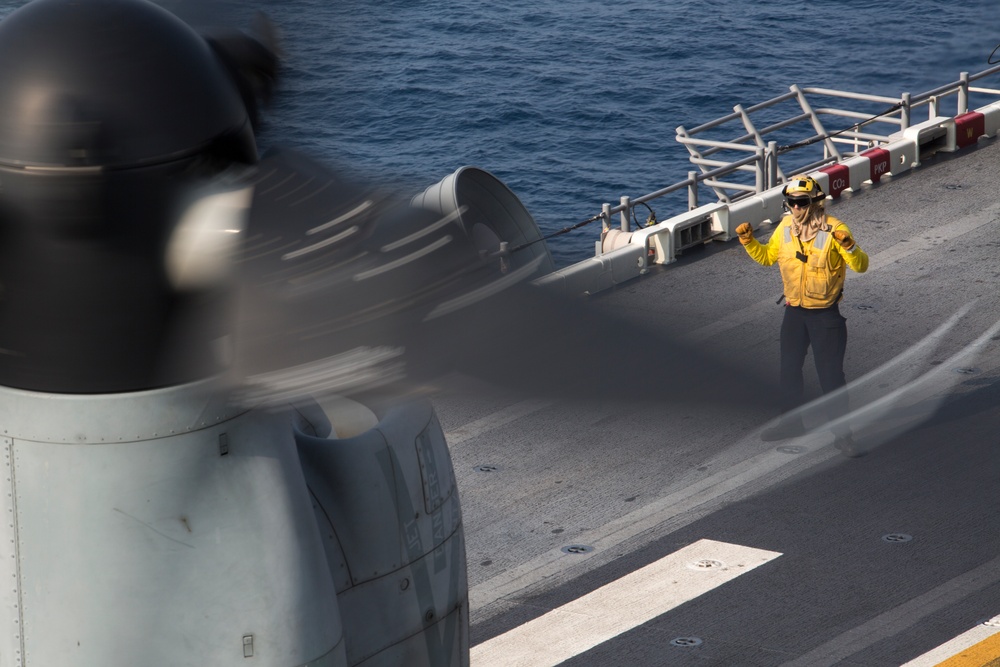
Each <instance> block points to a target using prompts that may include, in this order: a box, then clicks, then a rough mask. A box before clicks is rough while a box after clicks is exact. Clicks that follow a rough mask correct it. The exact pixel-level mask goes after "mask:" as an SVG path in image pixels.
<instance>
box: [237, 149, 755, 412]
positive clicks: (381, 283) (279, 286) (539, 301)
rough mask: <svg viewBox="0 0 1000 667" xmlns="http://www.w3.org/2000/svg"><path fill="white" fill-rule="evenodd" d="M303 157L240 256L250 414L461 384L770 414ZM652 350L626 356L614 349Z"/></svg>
mask: <svg viewBox="0 0 1000 667" xmlns="http://www.w3.org/2000/svg"><path fill="white" fill-rule="evenodd" d="M461 212H462V208H461V207H460V208H459V209H458V210H457V211H455V212H452V213H432V212H430V211H427V210H425V209H422V208H419V207H414V206H411V205H409V204H408V203H407V201H406V200H405V199H403V198H401V197H399V196H398V195H394V194H393V193H391V192H389V191H386V190H381V189H377V188H372V187H370V186H365V185H363V184H358V183H352V182H350V181H349V180H347V179H345V178H343V177H342V176H340V175H339V174H337V173H336V172H334V171H332V170H330V169H328V168H327V167H325V166H323V165H321V164H319V163H317V162H315V161H313V160H311V159H309V158H307V157H305V156H303V155H301V154H298V153H295V152H293V151H287V150H282V151H277V152H273V153H271V154H269V155H267V156H265V157H264V159H263V160H262V162H261V164H260V177H259V179H258V180H257V181H256V183H255V194H254V201H253V206H252V209H251V213H250V220H249V224H248V228H247V230H246V239H245V243H244V248H243V250H242V253H241V256H240V258H239V264H240V274H241V288H240V289H241V297H240V306H239V310H240V315H239V321H238V331H237V357H236V368H237V371H238V373H239V375H240V376H241V377H242V378H243V383H244V390H245V396H244V398H245V400H248V401H253V402H261V401H262V402H265V403H266V402H278V401H285V400H288V399H289V398H293V397H295V396H297V395H301V394H306V393H313V394H315V393H323V392H330V393H346V394H350V393H355V392H359V391H365V390H368V389H372V388H376V387H384V386H387V385H389V386H391V387H392V388H394V389H404V388H413V387H414V386H415V385H419V384H422V383H427V382H431V381H433V380H435V379H437V378H440V377H441V376H443V375H445V374H447V373H449V372H452V371H459V372H463V373H466V374H469V375H473V376H476V377H479V378H481V379H483V380H486V381H489V382H494V383H496V384H499V385H501V386H504V387H507V388H510V389H512V390H514V391H517V392H521V393H524V394H529V395H538V394H551V395H557V396H564V397H578V398H596V397H616V398H643V399H649V398H651V397H655V398H656V399H657V400H670V401H723V400H737V399H739V400H741V401H742V402H743V404H744V405H745V404H746V402H747V401H748V400H749V401H750V402H751V403H752V402H754V401H755V400H758V401H760V402H761V403H764V402H765V399H766V397H767V396H768V395H770V394H771V391H772V389H773V388H772V387H771V386H769V385H768V383H767V382H766V381H763V380H758V379H756V378H753V377H751V376H750V375H748V374H747V373H745V372H741V371H738V370H737V369H734V368H731V367H729V366H727V365H725V364H723V363H720V362H718V361H715V360H712V359H710V358H708V357H707V355H704V354H702V353H700V352H699V351H697V350H695V349H693V348H692V347H690V346H689V345H686V344H683V343H681V342H680V341H679V337H678V340H674V339H673V338H672V337H668V336H664V335H663V334H661V333H657V332H653V331H648V330H645V329H644V328H643V327H641V326H638V325H636V324H634V323H631V322H627V321H625V320H622V319H619V318H614V317H611V316H609V315H607V314H606V313H603V312H602V311H601V309H599V308H597V307H595V305H594V304H591V303H588V302H586V301H584V300H582V299H571V298H566V297H562V296H558V295H556V294H554V293H552V292H550V291H549V290H548V289H546V288H542V287H539V286H536V285H533V284H531V283H530V279H531V278H532V277H534V274H535V269H536V268H537V267H536V265H537V263H538V261H539V260H535V261H531V262H528V263H527V264H526V265H524V266H521V267H516V268H511V269H509V270H507V271H506V272H505V271H502V270H501V268H500V261H499V259H498V258H497V257H491V256H490V255H489V254H487V253H484V252H483V251H482V250H481V249H477V247H476V244H475V243H474V240H473V239H472V238H471V236H472V235H471V234H469V232H468V231H467V230H466V229H465V228H464V227H463V224H462V221H461ZM622 339H626V340H643V341H644V342H645V344H644V345H643V346H642V347H641V349H627V350H620V351H619V350H616V351H615V352H614V353H613V354H608V353H607V351H608V348H609V343H610V342H611V341H614V340H622Z"/></svg>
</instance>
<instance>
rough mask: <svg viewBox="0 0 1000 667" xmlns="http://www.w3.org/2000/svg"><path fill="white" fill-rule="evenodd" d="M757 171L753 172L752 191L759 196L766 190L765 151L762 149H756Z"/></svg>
mask: <svg viewBox="0 0 1000 667" xmlns="http://www.w3.org/2000/svg"><path fill="white" fill-rule="evenodd" d="M756 167H757V169H755V170H754V177H755V183H754V189H755V190H756V193H757V194H760V193H761V192H763V191H764V190H766V189H767V184H766V178H765V176H764V174H765V173H766V171H767V151H766V150H765V149H764V148H760V147H758V148H757V164H756Z"/></svg>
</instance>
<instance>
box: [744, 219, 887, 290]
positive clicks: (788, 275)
mask: <svg viewBox="0 0 1000 667" xmlns="http://www.w3.org/2000/svg"><path fill="white" fill-rule="evenodd" d="M826 221H827V223H828V224H829V225H830V230H829V231H820V232H818V233H817V234H816V238H814V239H813V240H811V241H801V240H800V239H799V238H798V237H796V236H794V235H793V234H792V216H790V215H786V216H785V217H783V218H782V219H781V222H780V223H779V224H778V227H777V229H775V230H774V233H773V234H771V238H770V240H769V241H768V242H767V245H763V244H761V243H760V242H759V241H758V240H757V239H755V238H751V239H750V243H748V244H747V245H745V246H743V247H744V248H746V250H747V253H748V254H749V255H750V257H752V258H753V260H754V261H755V262H757V263H758V264H762V265H763V266H771V265H772V264H774V263H775V262H777V263H778V268H779V269H780V270H781V280H782V282H784V284H785V301H786V302H787V303H788V305H790V306H802V307H803V308H828V307H830V306H832V305H833V304H835V303H837V301H839V300H840V297H841V294H842V293H843V289H844V277H845V275H846V273H847V270H846V268H845V267H848V266H849V267H851V270H852V271H856V272H857V273H864V272H865V271H867V270H868V255H867V254H866V253H865V251H864V250H862V249H861V248H860V247H859V246H858V244H857V242H856V241H855V243H854V247H853V248H851V249H850V250H849V251H848V250H844V248H843V246H841V245H840V244H839V243H837V240H836V239H834V238H833V232H835V231H838V230H843V231H845V232H847V233H848V234H850V233H851V230H850V229H848V227H847V225H845V224H844V223H843V222H841V221H840V220H838V219H837V218H835V217H833V216H832V215H828V216H826ZM851 236H852V237H853V234H851ZM796 252H800V253H802V254H803V255H805V257H806V261H805V262H803V261H801V260H800V259H799V258H798V257H797V256H796Z"/></svg>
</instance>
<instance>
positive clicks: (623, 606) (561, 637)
mask: <svg viewBox="0 0 1000 667" xmlns="http://www.w3.org/2000/svg"><path fill="white" fill-rule="evenodd" d="M780 555H781V554H780V553H777V552H775V551H765V550H764V549H754V548H752V547H744V546H740V545H738V544H727V543H725V542H716V541H714V540H699V541H697V542H695V543H694V544H692V545H690V546H687V547H684V548H683V549H680V550H679V551H676V552H674V553H672V554H670V555H669V556H665V557H663V558H661V559H660V560H658V561H656V562H655V563H651V564H649V565H647V566H645V567H643V568H641V569H638V570H636V571H634V572H632V573H630V574H627V575H625V576H624V577H622V578H621V579H617V580H616V581H613V582H611V583H610V584H607V585H605V586H602V587H601V588H598V589H597V590H595V591H593V592H591V593H588V594H587V595H584V596H583V597H581V598H578V599H576V600H573V601H572V602H569V603H567V604H565V605H563V606H562V607H559V608H558V609H554V610H552V611H550V612H548V613H547V614H545V615H543V616H540V617H539V618H536V619H534V620H532V621H529V622H528V623H525V624H524V625H522V626H520V627H517V628H514V629H513V630H511V631H509V632H506V633H504V634H502V635H500V636H498V637H494V638H493V639H490V640H488V641H486V642H483V643H482V644H479V645H477V646H474V647H473V648H472V650H471V657H472V667H551V666H553V665H558V664H559V663H561V662H564V661H566V660H568V659H570V658H572V657H573V656H575V655H579V654H580V653H583V652H584V651H587V650H589V649H591V648H593V647H595V646H597V645H599V644H602V643H604V642H606V641H608V640H609V639H613V638H614V637H617V636H618V635H620V634H622V633H624V632H627V631H628V630H631V629H632V628H635V627H638V626H640V625H642V624H643V623H646V622H647V621H651V620H652V619H654V618H656V617H657V616H660V615H661V614H664V613H666V612H668V611H670V610H671V609H673V608H675V607H679V606H680V605H682V604H684V603H685V602H687V601H689V600H693V599H694V598H696V597H698V596H700V595H704V594H705V593H707V592H709V591H711V590H712V589H714V588H717V587H719V586H721V585H722V584H724V583H726V582H728V581H732V580H733V579H735V578H736V577H738V576H740V575H741V574H745V573H747V572H749V571H750V570H752V569H754V568H755V567H757V566H759V565H763V564H764V563H767V562H770V561H772V560H774V559H775V558H777V557H778V556H780ZM712 561H714V562H716V563H719V564H721V565H714V564H712V563H711V562H712ZM699 562H701V563H709V564H712V566H710V567H704V566H699V565H698V563H699Z"/></svg>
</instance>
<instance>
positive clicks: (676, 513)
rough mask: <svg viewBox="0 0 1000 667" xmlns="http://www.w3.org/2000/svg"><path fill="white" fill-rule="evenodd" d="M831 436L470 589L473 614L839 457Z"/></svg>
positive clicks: (646, 508)
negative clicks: (734, 494)
mask: <svg viewBox="0 0 1000 667" xmlns="http://www.w3.org/2000/svg"><path fill="white" fill-rule="evenodd" d="M832 437H833V436H832V435H830V434H829V433H827V432H825V431H815V432H811V433H807V434H806V435H803V436H800V437H798V438H796V439H794V440H789V441H787V442H785V443H782V444H785V445H803V446H804V447H805V450H804V452H803V453H802V454H786V453H782V452H779V451H776V450H775V448H773V447H769V446H768V447H767V449H765V450H764V451H763V452H761V453H759V454H757V455H755V456H752V457H750V458H749V459H747V460H745V461H742V462H740V463H737V464H736V465H731V466H729V467H727V468H724V469H722V470H720V471H719V472H717V473H715V474H713V475H709V476H708V477H706V478H705V479H702V480H699V481H697V482H695V483H693V484H689V485H687V486H685V487H683V488H680V489H678V490H677V491H674V492H673V493H669V494H667V495H666V496H664V497H662V498H659V499H657V500H656V501H653V502H651V503H649V504H647V505H643V506H641V507H639V508H637V509H635V510H632V511H631V512H629V513H628V514H625V515H624V516H621V517H619V518H617V519H614V520H612V521H609V522H608V523H606V524H604V525H602V526H599V527H597V528H594V529H593V530H590V531H588V532H587V533H586V539H587V544H589V545H590V546H592V547H594V551H592V552H590V553H583V554H574V555H573V556H572V557H571V558H567V555H566V554H565V553H563V552H562V550H561V549H551V550H549V551H546V552H544V553H542V554H539V555H538V556H536V557H534V558H532V559H531V560H528V561H525V562H523V563H521V564H520V565H517V566H515V567H512V568H510V569H509V570H507V571H505V572H502V573H500V574H498V575H496V576H494V577H492V578H490V579H487V580H486V581H483V582H480V583H479V584H477V585H475V586H473V587H472V588H470V589H469V609H471V610H473V612H475V611H476V610H479V609H483V608H484V607H486V606H487V605H489V604H492V603H493V602H496V601H497V600H500V599H502V598H504V597H506V596H508V595H513V594H515V593H517V592H518V591H521V590H523V589H525V588H527V587H529V586H532V585H534V584H536V583H538V582H539V581H542V580H545V579H548V578H549V577H553V576H558V575H561V574H564V573H565V570H566V569H567V567H569V563H572V565H579V564H581V563H584V562H586V561H587V560H589V559H590V558H591V557H594V556H600V555H602V554H604V553H608V552H610V551H611V550H612V549H614V548H615V547H616V546H618V545H619V544H622V543H623V542H625V541H626V540H629V539H632V538H634V537H636V536H638V535H641V534H642V533H644V532H645V531H647V530H650V529H652V528H654V527H656V526H658V525H660V524H662V523H664V522H666V521H668V520H671V519H676V518H677V517H680V516H681V515H683V514H685V513H690V518H689V521H688V522H690V521H694V520H696V519H697V518H698V515H697V513H694V512H692V511H693V510H695V509H696V508H699V507H701V506H704V505H706V504H708V503H711V502H713V501H715V500H717V499H718V498H720V497H722V496H724V495H726V494H727V493H729V492H731V491H735V490H737V489H741V488H743V487H745V486H747V485H750V484H753V483H755V482H757V480H759V479H761V478H763V477H764V476H766V475H771V476H772V477H774V478H773V479H772V480H771V483H773V484H776V483H778V482H779V481H780V480H781V479H783V477H781V476H780V475H778V476H775V473H776V471H778V470H781V469H783V468H785V469H788V470H789V471H790V472H789V474H792V472H794V471H797V470H799V467H798V466H796V465H795V464H796V460H797V459H799V458H801V457H803V456H810V457H811V459H810V460H811V461H812V463H813V465H819V464H821V463H823V462H824V461H827V460H829V459H833V458H836V457H838V456H840V453H839V452H838V451H837V450H836V449H834V448H833V447H828V446H827V445H829V443H830V442H831V440H832ZM741 444H742V445H743V446H745V447H747V448H748V449H757V450H759V449H761V447H762V446H766V445H762V444H761V443H760V439H759V438H758V437H757V434H756V433H754V434H751V435H750V436H748V437H747V438H746V439H744V440H743V441H742V443H741ZM817 450H818V451H817ZM714 465H715V461H714V460H713V461H711V462H709V466H710V467H711V466H714ZM681 525H686V523H682V524H681Z"/></svg>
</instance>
